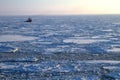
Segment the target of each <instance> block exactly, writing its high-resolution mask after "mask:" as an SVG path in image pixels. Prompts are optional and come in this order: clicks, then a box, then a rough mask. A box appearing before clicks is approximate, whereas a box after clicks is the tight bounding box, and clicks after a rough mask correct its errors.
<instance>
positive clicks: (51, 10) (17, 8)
mask: <svg viewBox="0 0 120 80" xmlns="http://www.w3.org/2000/svg"><path fill="white" fill-rule="evenodd" d="M51 14H52V15H54V14H58V15H62V14H63V15H64V14H120V0H0V15H51Z"/></svg>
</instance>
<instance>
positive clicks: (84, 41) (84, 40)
mask: <svg viewBox="0 0 120 80" xmlns="http://www.w3.org/2000/svg"><path fill="white" fill-rule="evenodd" d="M108 41H109V40H105V39H89V38H81V37H80V38H78V37H77V38H76V37H75V38H70V39H65V40H63V42H64V43H76V44H91V43H96V42H108Z"/></svg>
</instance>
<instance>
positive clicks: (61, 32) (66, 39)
mask: <svg viewBox="0 0 120 80" xmlns="http://www.w3.org/2000/svg"><path fill="white" fill-rule="evenodd" d="M28 17H29V16H1V17H0V80H120V59H119V58H120V15H77V16H30V17H31V18H32V19H33V22H31V23H26V22H24V21H25V20H26V19H27V18H28Z"/></svg>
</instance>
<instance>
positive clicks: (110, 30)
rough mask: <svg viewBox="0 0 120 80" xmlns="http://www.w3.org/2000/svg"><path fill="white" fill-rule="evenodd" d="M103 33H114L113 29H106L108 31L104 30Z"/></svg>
mask: <svg viewBox="0 0 120 80" xmlns="http://www.w3.org/2000/svg"><path fill="white" fill-rule="evenodd" d="M102 31H105V32H112V31H113V30H112V29H106V30H102Z"/></svg>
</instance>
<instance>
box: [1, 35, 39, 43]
mask: <svg viewBox="0 0 120 80" xmlns="http://www.w3.org/2000/svg"><path fill="white" fill-rule="evenodd" d="M35 39H37V37H30V36H22V35H0V42H12V41H28V40H35Z"/></svg>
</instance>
